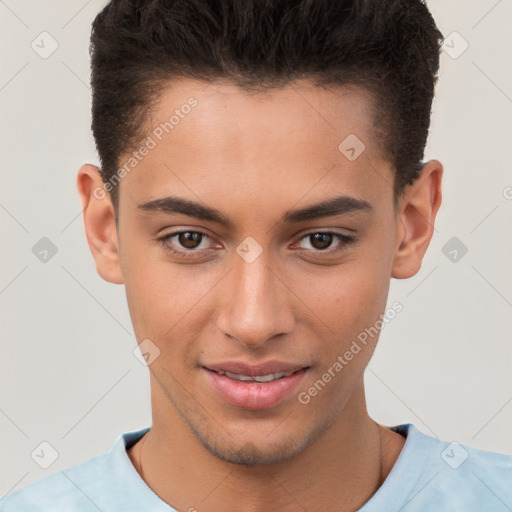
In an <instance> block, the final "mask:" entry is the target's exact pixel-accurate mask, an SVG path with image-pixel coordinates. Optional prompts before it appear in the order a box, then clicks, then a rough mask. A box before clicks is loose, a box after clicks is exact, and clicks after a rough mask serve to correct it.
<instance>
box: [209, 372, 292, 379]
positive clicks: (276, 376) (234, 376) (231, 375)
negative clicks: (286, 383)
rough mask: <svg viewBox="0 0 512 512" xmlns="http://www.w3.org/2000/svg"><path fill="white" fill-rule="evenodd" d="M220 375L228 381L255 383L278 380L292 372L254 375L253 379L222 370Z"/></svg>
mask: <svg viewBox="0 0 512 512" xmlns="http://www.w3.org/2000/svg"><path fill="white" fill-rule="evenodd" d="M217 373H219V374H220V375H225V376H226V377H229V378H230V379H235V380H240V381H242V382H244V381H256V382H271V381H273V380H276V379H280V378H281V377H288V375H291V374H292V373H294V372H287V373H285V372H278V373H269V374H268V375H256V376H254V377H252V376H250V375H240V374H238V373H231V372H226V371H223V370H220V371H219V372H217Z"/></svg>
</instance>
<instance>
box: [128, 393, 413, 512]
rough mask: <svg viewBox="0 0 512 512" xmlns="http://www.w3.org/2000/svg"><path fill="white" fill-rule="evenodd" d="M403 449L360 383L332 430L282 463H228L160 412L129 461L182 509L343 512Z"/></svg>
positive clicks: (377, 482)
mask: <svg viewBox="0 0 512 512" xmlns="http://www.w3.org/2000/svg"><path fill="white" fill-rule="evenodd" d="M152 389H154V388H152ZM362 405H363V407H362ZM155 410H156V409H155V408H153V411H155ZM395 436H396V437H398V438H400V439H401V441H399V440H397V439H396V438H395ZM402 447H403V438H401V436H399V435H398V434H395V433H393V432H392V431H390V430H389V429H386V428H384V427H382V426H379V425H378V424H377V423H375V422H374V421H373V420H372V419H371V418H370V417H369V416H368V414H367V411H366V405H365V399H364V390H363V387H362V383H361V386H360V388H359V389H356V390H354V393H352V395H351V397H350V399H349V400H348V402H347V403H346V404H345V407H344V409H343V412H342V414H340V415H339V416H338V418H336V420H335V421H334V422H333V424H332V425H331V427H330V428H329V429H328V430H327V431H326V432H325V433H324V434H323V435H322V436H320V437H319V438H318V439H317V440H316V441H314V442H313V443H312V444H311V445H309V446H308V447H307V448H306V449H305V450H304V451H303V452H301V453H300V454H299V455H297V456H295V457H292V458H291V459H289V460H286V461H283V462H279V463H275V464H266V465H256V466H243V465H237V464H232V463H229V462H225V461H223V460H221V459H219V458H217V457H216V456H214V455H212V454H211V453H210V452H209V451H208V450H206V449H205V448H204V447H203V446H202V445H201V443H200V442H199V441H198V440H197V438H196V437H195V435H194V434H193V433H192V432H191V431H190V429H189V427H188V426H187V425H186V424H184V423H183V421H182V420H181V418H180V417H179V415H177V414H166V415H165V417H160V416H159V415H154V417H153V425H152V427H151V429H150V430H149V432H148V433H147V434H146V435H145V436H144V437H143V438H142V439H141V440H140V441H139V442H138V443H137V444H136V445H135V446H133V447H132V448H131V449H130V450H129V456H130V458H131V460H132V462H133V464H134V466H135V468H136V469H137V471H138V472H139V474H140V475H141V477H142V478H143V479H144V480H145V481H146V483H147V484H148V486H149V487H150V488H151V489H152V490H153V491H154V492H155V493H156V494H157V495H158V496H160V498H161V499H162V500H163V501H165V502H167V503H168V504H170V505H171V506H173V507H174V508H176V509H177V510H180V511H181V510H182V511H186V510H194V509H197V510H201V509H206V510H208V511H209V512H217V511H223V510H226V509H228V510H231V509H236V510H240V511H241V512H252V511H259V510H268V511H274V510H275V511H277V510H279V511H285V512H286V511H288V510H290V511H291V510H297V509H298V508H303V509H306V510H319V509H325V510H337V511H340V512H341V511H353V510H356V509H357V508H359V507H361V506H362V505H363V504H364V503H365V502H366V501H368V500H369V499H370V498H371V496H372V495H373V494H374V493H375V492H376V491H377V489H378V488H379V487H380V486H381V485H382V483H383V481H384V480H385V478H386V476H387V474H388V473H389V471H390V470H391V467H392V466H393V464H394V462H395V461H396V458H397V457H398V455H399V452H400V450H401V448H402ZM241 496H243V501H242V502H241V500H240V497H241Z"/></svg>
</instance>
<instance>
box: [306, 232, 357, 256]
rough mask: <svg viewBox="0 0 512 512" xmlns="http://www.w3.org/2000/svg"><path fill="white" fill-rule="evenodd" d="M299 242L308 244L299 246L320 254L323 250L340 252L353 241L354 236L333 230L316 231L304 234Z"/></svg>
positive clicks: (325, 251)
mask: <svg viewBox="0 0 512 512" xmlns="http://www.w3.org/2000/svg"><path fill="white" fill-rule="evenodd" d="M300 242H301V243H307V244H308V245H309V247H305V246H304V245H302V247H301V248H302V249H305V250H306V251H307V252H309V253H315V252H316V253H318V254H321V253H322V252H324V253H326V254H328V253H329V254H330V253H333V252H336V251H338V252H341V251H344V250H346V249H347V248H348V246H349V245H350V244H352V243H354V242H355V237H354V236H348V235H344V234H342V233H336V232H334V231H317V232H313V233H309V234H307V235H304V236H303V237H302V238H301V240H300ZM333 242H336V243H333Z"/></svg>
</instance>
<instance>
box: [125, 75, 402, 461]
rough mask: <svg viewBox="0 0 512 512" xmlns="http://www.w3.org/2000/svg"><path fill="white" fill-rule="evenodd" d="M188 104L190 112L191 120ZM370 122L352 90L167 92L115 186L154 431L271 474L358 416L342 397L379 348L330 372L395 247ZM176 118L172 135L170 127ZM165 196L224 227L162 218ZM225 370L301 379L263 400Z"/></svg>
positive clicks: (359, 327)
mask: <svg viewBox="0 0 512 512" xmlns="http://www.w3.org/2000/svg"><path fill="white" fill-rule="evenodd" d="M191 97H193V98H194V99H195V101H197V104H196V105H195V106H194V107H193V108H182V106H183V105H187V104H190V102H188V103H187V101H188V100H189V99H190V98H191ZM370 106H371V104H370V98H369V96H367V95H365V94H363V92H362V91H358V90H357V89H349V88H338V89H333V90H332V91H328V90H325V89H320V88H315V87H313V86H311V85H308V84H307V83H301V84H295V85H293V86H287V87H286V88H282V89H280V90H274V91H271V92H267V93H256V94H248V93H247V92H244V91H242V90H240V89H238V88H236V87H235V86H233V85H229V84H228V83H222V84H221V83H219V82H217V83H214V84H210V85H208V84H206V83H203V82H196V81H192V80H183V81H179V82H174V83H172V84H171V85H170V86H169V87H168V88H167V89H166V90H165V92H164V94H163V95H162V97H161V101H160V102H159V104H158V105H157V106H156V108H155V109H154V110H153V111H152V113H151V116H150V126H148V131H147V135H148V136H150V137H151V140H152V141H153V142H154V144H153V143H152V142H150V141H149V140H147V145H148V147H150V149H149V150H148V152H147V155H146V156H144V157H143V158H141V160H140V161H139V162H138V163H137V165H136V167H134V168H133V169H132V170H131V171H130V172H129V173H128V174H127V175H126V176H125V177H124V178H123V180H122V182H121V184H120V188H119V232H118V235H119V251H120V252H119V256H120V264H121V268H122V273H123V278H124V282H125V285H126V293H127V298H128V304H129V309H130V314H131V317H132V321H133V325H134V329H135V333H136V336H137V339H138V341H139V342H142V340H150V342H148V341H146V342H145V343H146V346H147V347H150V349H149V352H151V351H155V348H154V346H156V347H158V349H159V350H160V354H159V356H158V357H156V359H155V360H154V361H153V362H152V363H151V365H150V370H151V378H152V383H151V384H152V406H153V420H154V422H160V428H161V427H162V425H163V424H167V425H170V424H171V423H173V422H176V420H178V421H182V422H183V424H185V425H187V426H188V427H189V428H190V429H191V430H192V432H194V434H195V436H196V437H197V439H199V441H200V442H201V443H202V444H203V445H204V446H205V447H206V448H207V449H208V450H209V451H210V452H211V453H213V454H215V455H217V456H218V457H220V458H222V459H225V460H229V461H231V462H237V463H242V464H255V463H269V462H273V461H274V462H275V461H281V460H286V459H288V458H289V457H291V456H293V455H295V454H298V453H300V452H301V451H302V450H304V449H305V448H306V447H307V446H309V445H310V444H311V443H312V442H313V441H314V440H315V439H317V438H318V437H319V436H321V435H322V434H323V433H324V432H325V431H326V430H327V429H328V428H329V427H330V426H332V425H333V424H334V422H335V421H336V420H339V419H340V418H342V417H343V416H340V415H341V413H342V411H343V410H344V408H345V410H347V408H349V407H351V414H353V413H354V411H356V410H357V409H358V408H361V407H364V403H362V402H361V400H360V395H358V397H357V403H356V402H354V403H352V405H350V404H351V401H350V400H349V398H350V397H351V395H352V393H353V391H354V390H355V389H362V374H363V370H364V368H365V367H366V365H367V363H368V361H369V359H370V357H371V354H372V352H373V350H374V348H375V343H376V341H377V337H378V336H376V335H375V336H373V337H371V336H370V337H368V339H367V342H366V345H364V344H362V343H360V342H359V345H360V347H361V350H360V351H359V352H357V354H355V355H354V356H353V358H352V359H351V360H350V361H346V360H345V364H343V365H342V366H343V368H342V369H341V370H339V366H336V365H335V363H336V361H339V359H338V356H343V355H344V354H345V352H347V351H348V350H349V349H350V347H351V346H352V343H353V341H354V340H357V339H358V335H360V333H362V332H364V331H365V329H369V328H371V327H372V326H375V325H376V323H377V325H379V324H378V320H379V319H380V318H381V317H380V315H381V314H383V313H384V309H385V306H386V300H387V295H388V287H389V281H390V277H391V273H392V266H393V258H394V254H395V251H396V248H397V217H396V213H395V211H394V208H393V188H392V184H393V170H392V167H391V165H390V163H389V162H387V161H385V160H384V157H383V155H382V153H381V151H380V150H379V148H378V146H377V143H376V140H374V136H373V131H372V130H373V128H372V118H371V110H370ZM176 110H178V111H179V113H180V114H181V115H177V117H176V118H174V121H173V128H172V129H170V128H169V125H167V130H168V132H169V133H166V131H165V130H162V126H161V124H160V123H165V122H167V121H169V118H170V117H171V116H172V115H173V114H174V113H175V111H176ZM178 118H179V121H178V122H176V119H178ZM159 127H160V129H159ZM351 134H353V135H351ZM354 135H355V136H356V137H357V139H359V140H360V141H361V142H362V143H363V144H364V145H365V149H364V151H363V152H362V153H360V154H359V156H357V154H358V153H359V152H360V150H361V148H362V146H361V145H360V143H359V142H357V139H355V138H354ZM349 136H351V138H349V139H347V142H346V143H345V144H344V145H343V144H342V147H341V150H340V149H339V146H340V144H341V143H342V142H343V141H344V140H345V139H346V138H347V137H349ZM160 139H161V140H160ZM354 141H355V142H354ZM153 146H154V147H153ZM351 147H354V151H351V149H350V148H351ZM129 156H130V155H123V158H122V159H121V164H123V163H124V162H125V161H126V160H127V159H128V158H129ZM139 156H140V155H139ZM354 156H357V158H355V159H354ZM170 196H172V197H173V198H179V199H182V200H186V201H191V202H194V203H198V204H199V205H200V206H201V207H203V208H208V209H211V210H216V211H217V212H218V214H219V215H220V216H221V219H223V220H224V221H226V222H225V223H223V222H219V220H221V219H213V218H206V217H205V216H204V215H202V213H201V212H199V210H198V209H196V210H194V211H195V212H196V214H197V215H198V216H199V217H200V218H198V217H197V216H194V214H193V211H191V212H190V214H189V215H186V214H184V213H177V212H175V211H173V208H174V206H176V204H174V205H170V204H168V205H167V207H164V206H162V204H163V203H162V202H160V203H155V201H157V200H160V199H165V198H168V197H170ZM341 196H346V197H349V198H352V200H351V202H350V200H348V202H347V200H345V203H343V202H342V201H341V202H340V203H339V204H338V206H341V210H343V205H345V207H346V206H347V204H348V205H349V208H345V210H346V211H345V212H344V213H343V211H342V212H341V213H339V214H336V215H334V214H333V215H325V212H324V214H323V215H322V216H315V215H309V216H308V215H306V214H304V215H302V216H297V215H296V216H293V212H296V211H297V210H303V209H307V208H309V207H311V206H313V205H317V204H318V203H321V202H324V201H329V200H333V199H335V198H339V197H341ZM143 205H146V206H143ZM159 205H160V206H161V207H160V208H159V207H158V206H159ZM298 217H300V218H298ZM180 231H181V232H185V233H184V234H181V235H179V234H176V233H177V232H180ZM201 233H204V235H203V234H201ZM328 233H334V234H328ZM173 251H177V252H176V253H174V252H173ZM148 343H149V345H148ZM153 344H154V345H153ZM228 363H230V364H231V366H230V365H229V364H228ZM267 363H269V364H270V366H265V364H267ZM340 364H341V363H340ZM240 365H241V367H239V366H240ZM244 365H246V366H247V368H244ZM223 368H225V369H226V370H228V371H231V373H237V374H249V376H252V377H254V375H261V374H262V373H263V374H266V375H268V374H269V373H276V372H278V371H279V370H280V369H282V370H283V371H286V372H291V371H295V370H299V371H298V372H297V373H294V374H293V375H290V376H285V377H282V378H280V379H277V380H275V381H273V382H268V383H264V382H254V381H250V382H247V381H246V382H241V381H239V380H237V379H239V378H240V377H236V376H232V377H235V378H230V377H228V376H226V375H221V374H220V373H218V372H217V371H218V370H222V369H223ZM334 368H336V369H337V371H336V370H334V372H333V369H334ZM214 369H215V370H217V371H212V370H214ZM329 369H331V373H330V375H331V378H330V379H328V378H327V377H325V376H324V375H325V374H326V372H328V371H329ZM333 374H334V376H333ZM277 376H279V375H277ZM323 376H324V377H323ZM274 377H276V376H275V375H274ZM242 378H243V377H242ZM269 378H271V377H264V379H263V380H265V379H269ZM260 380H261V379H260ZM319 380H322V381H323V382H324V384H325V385H324V386H321V385H320V386H319V385H318V384H317V388H316V389H317V393H315V392H314V391H313V392H312V393H310V392H309V391H308V390H310V388H312V387H314V384H315V383H316V382H317V381H319ZM326 380H328V382H327V383H326V382H325V381H326ZM318 388H320V390H319V389H318ZM308 397H309V399H308Z"/></svg>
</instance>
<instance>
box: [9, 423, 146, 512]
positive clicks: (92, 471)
mask: <svg viewBox="0 0 512 512" xmlns="http://www.w3.org/2000/svg"><path fill="white" fill-rule="evenodd" d="M145 431H146V429H143V430H139V431H133V432H127V433H124V434H120V435H119V436H118V437H117V439H116V440H115V442H114V443H113V444H112V445H111V447H110V449H108V450H107V451H105V452H103V453H100V454H98V455H95V456H93V457H91V458H89V459H88V460H86V461H84V462H81V463H79V464H75V465H73V466H70V467H67V468H65V469H62V470H60V471H57V472H55V473H52V474H50V475H47V476H45V477H44V478H41V479H40V480H37V481H35V482H32V483H30V484H28V485H25V486H24V487H22V488H20V489H18V490H16V491H12V492H10V493H8V494H7V495H6V496H4V497H3V498H1V499H0V512H49V511H57V510H58V511H59V512H60V511H66V512H89V511H91V512H93V511H94V512H98V510H107V509H111V507H110V505H112V504H119V503H122V502H123V492H122V488H123V486H125V484H126V481H129V477H130V476H132V477H133V475H132V473H135V470H134V469H133V468H130V465H129V463H128V459H127V456H126V451H125V448H126V444H129V443H130V442H133V441H134V440H136V439H137V438H138V437H139V436H140V435H142V434H143V433H144V432H145ZM127 477H128V478H127Z"/></svg>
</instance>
